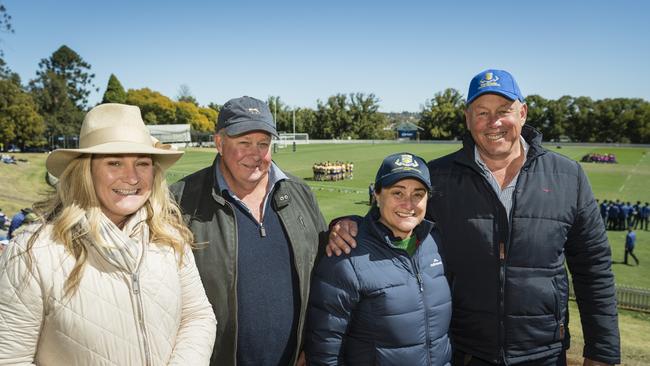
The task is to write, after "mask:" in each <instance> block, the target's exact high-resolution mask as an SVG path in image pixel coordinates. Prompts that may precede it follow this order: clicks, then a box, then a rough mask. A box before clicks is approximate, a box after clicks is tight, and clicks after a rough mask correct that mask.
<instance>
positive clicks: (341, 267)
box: [305, 153, 451, 365]
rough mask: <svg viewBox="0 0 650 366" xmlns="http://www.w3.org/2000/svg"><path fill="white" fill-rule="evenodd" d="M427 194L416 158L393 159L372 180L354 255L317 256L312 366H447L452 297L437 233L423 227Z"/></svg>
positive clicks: (309, 330)
mask: <svg viewBox="0 0 650 366" xmlns="http://www.w3.org/2000/svg"><path fill="white" fill-rule="evenodd" d="M430 191H431V181H430V178H429V170H428V169H427V166H426V163H425V162H424V160H422V158H420V157H418V156H415V155H412V154H409V153H399V154H393V155H390V156H388V157H386V158H385V159H384V161H383V162H382V164H381V166H380V167H379V171H378V172H377V176H376V178H375V191H374V195H375V204H374V205H373V206H372V208H371V209H370V211H369V212H368V214H367V215H366V216H365V217H364V218H363V219H362V221H361V222H360V223H359V233H358V236H357V249H356V250H354V251H353V252H352V253H351V254H349V255H342V256H340V257H323V258H322V259H321V261H320V262H319V264H318V266H317V268H316V271H315V274H314V277H313V280H312V287H311V296H310V300H309V307H308V320H307V322H308V323H307V338H306V342H307V343H306V345H305V349H306V353H307V362H308V364H310V365H338V364H349V365H446V364H449V361H450V358H451V348H450V345H449V339H448V337H447V331H448V329H449V322H450V318H451V296H450V292H449V286H448V284H447V280H446V278H445V276H444V268H443V264H442V259H441V257H440V255H439V254H438V248H437V244H436V240H438V239H437V237H438V234H437V230H436V228H435V226H434V224H433V223H431V222H429V221H427V220H424V214H425V211H426V207H427V199H428V197H429V194H430Z"/></svg>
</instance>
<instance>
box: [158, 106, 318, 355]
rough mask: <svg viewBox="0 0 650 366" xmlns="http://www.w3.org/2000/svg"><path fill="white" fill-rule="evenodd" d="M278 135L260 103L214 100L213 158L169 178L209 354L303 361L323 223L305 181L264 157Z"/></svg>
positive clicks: (268, 154) (268, 153) (272, 121)
mask: <svg viewBox="0 0 650 366" xmlns="http://www.w3.org/2000/svg"><path fill="white" fill-rule="evenodd" d="M271 136H277V131H276V129H275V121H274V120H273V115H272V114H271V111H270V110H269V107H268V105H267V104H266V103H264V102H262V101H261V100H258V99H255V98H251V97H246V96H244V97H241V98H235V99H231V100H229V101H228V102H226V104H224V106H223V107H222V108H221V111H220V112H219V118H218V120H217V131H216V135H215V144H216V147H217V151H218V154H217V156H216V158H215V159H214V162H213V163H212V165H211V166H209V167H206V168H204V169H202V170H200V171H198V172H196V173H193V174H191V175H189V176H187V177H185V178H183V179H181V180H180V181H179V182H177V183H175V184H174V185H172V187H171V188H172V191H173V192H174V196H175V198H176V201H177V202H178V204H179V205H180V207H181V209H182V210H183V215H184V217H185V219H186V222H187V223H188V225H189V227H190V229H191V230H192V232H193V233H194V236H195V238H196V241H197V242H198V243H205V245H204V246H203V247H202V248H200V249H198V250H196V251H194V256H195V258H196V262H197V265H198V267H199V272H200V273H201V278H202V279H203V283H204V284H205V289H206V292H207V294H208V298H209V300H210V302H211V303H212V306H213V309H214V312H215V314H216V316H217V320H218V321H219V328H218V329H217V338H216V342H215V347H214V352H213V354H212V361H211V364H212V365H214V366H234V365H238V366H248V365H250V366H277V365H282V366H286V365H295V364H302V363H304V356H301V348H302V345H303V343H304V341H303V334H304V324H305V312H306V309H307V300H308V298H309V283H310V280H311V273H312V271H313V268H314V263H315V260H316V256H317V253H318V250H319V243H320V240H321V238H324V237H325V234H326V232H327V225H326V223H325V219H324V218H323V215H322V214H321V212H320V210H319V208H318V203H317V202H316V198H315V197H314V194H313V193H312V191H311V189H310V188H309V186H307V185H306V184H305V183H304V182H302V181H301V180H300V179H299V178H297V177H294V176H291V175H289V174H287V173H285V172H284V171H282V170H281V169H280V167H278V166H277V165H276V164H275V163H274V162H273V160H272V159H271V151H272V149H271Z"/></svg>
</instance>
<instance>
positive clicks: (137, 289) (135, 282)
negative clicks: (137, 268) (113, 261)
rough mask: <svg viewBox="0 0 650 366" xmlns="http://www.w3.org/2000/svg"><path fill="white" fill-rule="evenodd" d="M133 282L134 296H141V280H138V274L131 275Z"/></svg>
mask: <svg viewBox="0 0 650 366" xmlns="http://www.w3.org/2000/svg"><path fill="white" fill-rule="evenodd" d="M131 282H132V283H133V293H134V294H136V295H137V294H139V293H140V279H139V278H138V274H137V273H133V274H132V275H131Z"/></svg>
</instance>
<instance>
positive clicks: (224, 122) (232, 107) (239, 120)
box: [217, 96, 278, 137]
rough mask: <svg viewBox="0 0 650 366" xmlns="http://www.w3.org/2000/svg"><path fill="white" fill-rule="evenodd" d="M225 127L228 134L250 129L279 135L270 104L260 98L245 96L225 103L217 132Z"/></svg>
mask: <svg viewBox="0 0 650 366" xmlns="http://www.w3.org/2000/svg"><path fill="white" fill-rule="evenodd" d="M222 129H225V131H226V134H227V135H228V136H236V135H241V134H242V133H246V132H250V131H265V132H268V133H270V134H272V135H273V136H275V137H278V131H277V130H276V129H275V121H274V120H273V115H272V114H271V110H270V109H269V106H268V105H267V104H266V103H264V102H262V101H261V100H259V99H255V98H251V97H247V96H243V97H241V98H235V99H231V100H229V101H227V102H226V104H224V105H223V107H222V108H221V110H220V111H219V117H218V118H217V132H219V131H220V130H222Z"/></svg>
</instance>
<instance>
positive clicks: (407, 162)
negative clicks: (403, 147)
mask: <svg viewBox="0 0 650 366" xmlns="http://www.w3.org/2000/svg"><path fill="white" fill-rule="evenodd" d="M395 165H397V166H398V167H409V168H417V167H418V166H419V164H418V162H417V161H416V160H415V159H413V155H411V154H403V155H400V156H399V157H398V158H397V160H395Z"/></svg>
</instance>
